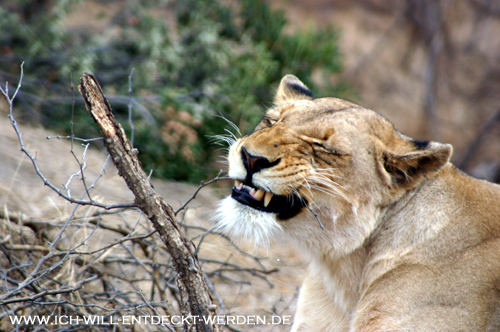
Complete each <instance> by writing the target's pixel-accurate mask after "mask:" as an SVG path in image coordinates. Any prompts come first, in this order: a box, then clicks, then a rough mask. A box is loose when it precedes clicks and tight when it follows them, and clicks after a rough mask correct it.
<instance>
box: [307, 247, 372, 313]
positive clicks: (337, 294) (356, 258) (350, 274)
mask: <svg viewBox="0 0 500 332" xmlns="http://www.w3.org/2000/svg"><path fill="white" fill-rule="evenodd" d="M365 260H366V251H365V250H364V248H359V249H358V250H355V251H354V252H352V253H350V254H348V255H345V256H342V257H332V256H330V255H320V256H316V257H315V258H314V259H312V260H311V264H310V273H312V274H313V275H316V276H317V277H319V278H320V280H321V282H322V284H323V288H324V291H325V293H326V294H327V295H328V297H329V298H330V299H331V300H332V301H333V302H334V304H335V305H336V306H337V307H338V309H340V310H341V311H342V312H344V314H345V317H346V318H348V317H349V316H350V313H351V312H352V311H353V310H354V307H355V305H356V303H357V301H358V298H359V292H360V289H359V285H360V281H361V277H362V274H363V266H364V264H365Z"/></svg>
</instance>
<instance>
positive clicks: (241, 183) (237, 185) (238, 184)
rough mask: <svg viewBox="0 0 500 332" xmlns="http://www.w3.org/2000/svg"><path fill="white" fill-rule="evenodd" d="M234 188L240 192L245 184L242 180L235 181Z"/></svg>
mask: <svg viewBox="0 0 500 332" xmlns="http://www.w3.org/2000/svg"><path fill="white" fill-rule="evenodd" d="M234 186H235V187H236V188H237V189H238V190H239V189H241V187H242V186H243V182H241V181H240V180H236V181H234Z"/></svg>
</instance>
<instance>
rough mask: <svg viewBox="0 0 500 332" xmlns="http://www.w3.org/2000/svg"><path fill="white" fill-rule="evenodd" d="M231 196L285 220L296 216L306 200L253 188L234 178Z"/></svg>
mask: <svg viewBox="0 0 500 332" xmlns="http://www.w3.org/2000/svg"><path fill="white" fill-rule="evenodd" d="M231 197H232V198H234V199H235V200H237V201H238V202H240V203H241V204H244V205H247V206H249V207H251V208H254V209H256V210H259V211H263V212H269V213H276V214H277V215H278V218H279V219H282V220H285V219H290V218H292V217H294V216H296V215H297V214H298V213H299V212H300V211H301V210H302V208H303V207H304V206H306V204H307V201H306V200H305V199H303V198H300V197H299V196H297V195H291V196H283V195H276V194H273V193H272V192H269V191H265V190H263V189H260V188H255V187H253V186H251V185H248V184H243V182H241V181H239V180H236V181H235V184H234V187H233V191H232V193H231Z"/></svg>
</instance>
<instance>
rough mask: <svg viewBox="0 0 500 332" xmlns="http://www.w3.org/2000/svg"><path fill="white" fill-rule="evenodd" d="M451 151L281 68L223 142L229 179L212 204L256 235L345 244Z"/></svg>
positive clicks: (224, 221) (238, 230) (340, 247)
mask: <svg viewBox="0 0 500 332" xmlns="http://www.w3.org/2000/svg"><path fill="white" fill-rule="evenodd" d="M451 151H452V148H451V146H450V145H447V144H441V143H436V142H422V141H416V140H413V139H411V138H409V137H407V136H404V135H403V134H401V133H399V132H398V131H397V130H395V128H394V126H393V125H392V124H391V123H390V122H389V121H387V120H386V119H385V118H383V117H382V116H381V115H379V114H377V113H375V112H373V111H371V110H368V109H365V108H362V107H360V106H358V105H355V104H353V103H350V102H347V101H344V100H341V99H337V98H318V99H313V97H312V93H311V91H310V90H309V89H308V88H307V87H306V86H305V85H304V84H303V83H302V82H301V81H300V80H299V79H298V78H296V77H295V76H292V75H287V76H285V77H284V78H283V79H282V80H281V83H280V86H279V88H278V91H277V94H276V97H275V103H274V106H273V107H272V108H271V109H269V110H268V111H267V113H266V115H265V116H264V118H263V119H262V121H261V122H260V123H259V124H258V126H257V127H256V128H255V131H254V132H253V133H251V134H250V135H248V136H245V137H242V138H241V139H238V140H237V141H236V142H234V143H233V144H232V145H231V147H230V151H229V156H228V161H229V176H230V177H231V178H233V179H234V180H235V184H234V187H233V189H232V194H231V196H229V197H227V198H226V199H224V200H223V201H222V202H221V205H220V207H219V210H218V214H219V216H220V221H219V225H220V227H221V228H222V229H223V230H225V231H227V232H230V233H234V234H236V235H241V236H244V237H247V238H251V239H253V240H254V241H256V242H266V241H267V239H268V238H269V237H270V236H272V235H275V234H276V233H279V232H282V231H284V234H288V235H290V236H291V237H292V238H296V239H298V240H299V241H300V242H301V243H303V244H306V246H307V247H308V248H314V247H317V246H322V248H321V249H322V251H323V252H324V250H327V251H330V250H334V251H336V252H338V253H347V252H350V251H352V250H353V249H354V248H356V247H358V246H359V245H361V244H362V242H363V241H364V240H365V239H366V238H367V237H368V236H369V234H370V233H371V232H372V231H373V230H374V228H375V226H376V224H377V220H378V219H379V216H380V215H381V214H383V213H384V209H385V208H386V207H387V206H390V205H391V204H392V203H393V202H395V201H397V200H398V199H400V198H401V197H402V196H403V195H405V194H406V193H407V192H409V191H411V190H412V189H414V188H416V187H418V186H419V184H420V183H421V182H422V181H423V180H424V179H426V178H429V177H432V176H433V174H435V173H436V172H437V171H438V170H439V169H440V168H441V167H442V166H443V165H444V164H445V163H447V162H448V160H449V158H450V155H451Z"/></svg>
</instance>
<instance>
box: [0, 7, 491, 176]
mask: <svg viewBox="0 0 500 332" xmlns="http://www.w3.org/2000/svg"><path fill="white" fill-rule="evenodd" d="M0 4H1V6H0V31H2V33H1V35H0V80H1V81H5V80H7V81H10V82H15V81H16V80H17V75H18V72H19V64H20V63H21V62H22V61H24V62H25V65H24V70H25V80H24V85H23V89H22V91H21V94H20V96H19V97H18V99H17V107H18V109H20V110H22V116H21V119H22V120H23V121H28V122H30V123H32V124H34V125H42V126H45V127H48V128H51V129H55V130H58V131H66V132H69V130H70V120H71V118H72V116H73V120H74V123H75V125H74V130H75V134H76V135H77V136H80V137H93V136H95V135H97V133H96V129H95V126H94V125H93V124H92V122H91V119H90V118H89V117H88V116H87V114H86V112H85V111H84V108H83V107H82V104H81V103H82V100H81V99H80V97H79V94H78V92H77V91H75V89H74V86H76V85H77V83H78V80H79V78H80V76H81V74H82V72H84V71H87V72H92V73H94V74H95V75H96V76H97V77H98V79H99V80H100V81H101V83H102V85H103V87H104V89H105V93H106V94H107V95H108V96H109V98H110V101H111V104H112V106H113V108H114V110H115V112H116V113H117V114H118V116H120V117H121V118H122V119H123V121H122V122H123V124H124V125H125V126H126V127H127V123H128V122H127V121H126V120H127V116H128V115H127V114H128V111H127V109H128V105H129V103H131V104H132V106H133V121H134V124H135V145H136V146H137V147H138V148H139V150H140V157H141V159H142V162H143V163H144V165H145V167H146V169H154V175H155V176H157V177H162V178H170V179H175V180H182V181H199V180H200V179H202V178H207V177H209V176H211V175H213V174H214V173H215V172H216V171H217V170H218V169H220V168H223V165H221V164H220V163H219V162H218V159H217V156H219V155H221V154H223V152H222V151H221V150H220V146H218V145H217V142H216V141H217V140H216V139H215V142H214V139H213V136H214V135H220V134H225V132H224V130H225V128H230V126H229V125H228V123H227V120H228V121H231V122H233V123H235V124H236V125H237V126H238V127H239V128H240V129H241V131H242V133H243V134H245V133H247V132H248V131H250V130H251V129H252V127H253V126H254V125H255V123H256V122H257V121H258V120H259V118H260V117H261V116H262V114H263V112H264V109H265V108H266V107H267V106H269V105H270V103H271V101H272V95H273V93H274V89H275V88H276V85H277V83H278V81H279V79H280V78H281V76H283V75H284V74H286V73H294V74H295V75H297V76H299V77H300V78H301V79H302V80H303V81H304V82H305V83H306V84H308V85H309V86H310V87H311V89H312V90H313V91H314V92H315V95H316V96H337V97H342V98H346V99H350V100H353V101H355V102H357V103H360V104H361V105H363V106H365V107H368V108H372V109H374V110H376V111H378V112H380V113H382V114H383V115H385V116H387V117H388V118H389V119H390V120H391V121H393V122H394V123H395V125H396V127H397V128H399V129H400V130H401V131H402V132H404V133H406V134H408V135H410V136H413V137H415V138H418V139H432V140H440V141H443V142H447V143H452V144H453V146H454V147H455V153H454V159H453V160H454V162H455V163H456V164H457V165H458V166H460V167H461V168H462V169H464V170H465V171H467V172H468V173H472V174H473V175H476V176H479V177H483V178H488V179H490V180H492V181H497V182H498V181H499V180H500V139H499V137H500V128H499V127H500V126H499V121H500V120H499V118H500V115H499V109H500V103H499V96H500V2H498V1H488V0H455V1H451V0H442V1H433V0H406V1H397V0H389V1H382V0H361V1H347V0H343V1H342V0H335V1H329V0H307V1H306V0H288V1H285V0H282V1H262V0H231V1H229V0H228V1H225V0H215V1H199V0H176V1H163V0H150V1H140V2H139V1H123V0H105V1H91V0H79V1H75V0H61V1H54V0H36V1H27V0H19V1H12V0H10V1H1V2H0ZM132 98H133V100H132ZM73 103H74V104H75V105H76V106H75V107H74V108H73V107H72V104H73ZM2 110H3V112H4V110H5V108H2ZM129 129H130V128H128V127H127V130H129ZM228 130H232V131H234V130H233V129H228Z"/></svg>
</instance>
